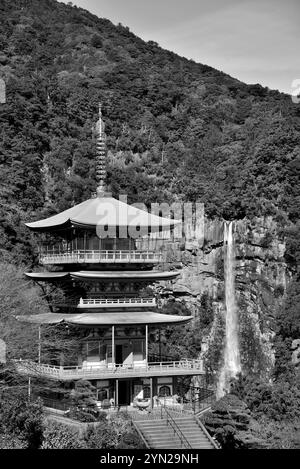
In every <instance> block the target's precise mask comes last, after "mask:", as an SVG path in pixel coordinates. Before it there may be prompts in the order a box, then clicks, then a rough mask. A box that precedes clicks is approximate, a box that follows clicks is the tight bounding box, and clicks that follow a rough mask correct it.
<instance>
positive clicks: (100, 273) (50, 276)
mask: <svg viewBox="0 0 300 469" xmlns="http://www.w3.org/2000/svg"><path fill="white" fill-rule="evenodd" d="M179 274H180V272H178V271H175V270H174V271H170V272H161V271H153V270H121V271H119V270H93V271H91V270H82V271H78V272H30V273H26V274H25V275H26V276H27V277H29V278H31V279H32V280H40V281H47V280H59V279H66V278H73V279H77V280H150V281H151V280H153V281H155V280H171V279H174V278H176V277H177V276H178V275H179Z"/></svg>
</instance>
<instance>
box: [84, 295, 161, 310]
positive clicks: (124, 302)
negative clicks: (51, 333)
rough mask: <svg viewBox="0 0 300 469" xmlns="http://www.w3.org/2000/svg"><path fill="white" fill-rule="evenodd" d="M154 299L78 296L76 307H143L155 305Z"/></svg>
mask: <svg viewBox="0 0 300 469" xmlns="http://www.w3.org/2000/svg"><path fill="white" fill-rule="evenodd" d="M155 306H156V299H155V298H153V297H139V298H128V297H127V298H126V297H125V298H116V297H114V298H80V300H79V303H78V305H77V308H126V307H130V308H134V307H138V308H143V307H155Z"/></svg>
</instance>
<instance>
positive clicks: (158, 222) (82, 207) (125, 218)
mask: <svg viewBox="0 0 300 469" xmlns="http://www.w3.org/2000/svg"><path fill="white" fill-rule="evenodd" d="M179 223H180V221H178V220H174V219H169V218H164V217H159V216H157V215H154V214H152V213H149V212H147V211H146V210H141V209H140V208H137V207H135V206H133V205H128V204H126V203H125V202H122V201H121V200H117V199H115V198H113V197H95V198H93V199H88V200H86V201H84V202H82V203H80V204H78V205H75V206H74V207H71V208H69V209H67V210H64V211H63V212H61V213H58V214H57V215H53V216H51V217H49V218H45V219H43V220H39V221H35V222H32V223H26V226H28V228H30V229H31V230H34V231H49V230H57V229H61V228H64V229H68V228H71V227H72V226H78V227H82V228H95V229H96V227H98V226H105V225H108V226H110V227H124V228H125V227H136V226H139V227H141V228H150V229H151V231H153V232H157V231H159V230H160V229H161V230H170V228H171V227H173V226H175V225H177V224H179ZM147 233H148V230H147Z"/></svg>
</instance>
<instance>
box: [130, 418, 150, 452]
mask: <svg viewBox="0 0 300 469" xmlns="http://www.w3.org/2000/svg"><path fill="white" fill-rule="evenodd" d="M128 415H129V416H130V420H131V425H132V426H133V428H134V429H135V431H136V432H137V433H138V435H139V437H140V438H141V440H142V442H143V443H144V445H145V446H146V448H147V449H148V448H150V446H149V443H148V441H147V440H146V438H145V437H144V435H143V433H142V432H141V430H140V429H139V427H138V425H137V424H136V423H135V421H134V420H133V418H132V416H131V415H130V412H128Z"/></svg>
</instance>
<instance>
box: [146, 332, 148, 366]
mask: <svg viewBox="0 0 300 469" xmlns="http://www.w3.org/2000/svg"><path fill="white" fill-rule="evenodd" d="M146 365H147V366H148V324H146Z"/></svg>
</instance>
